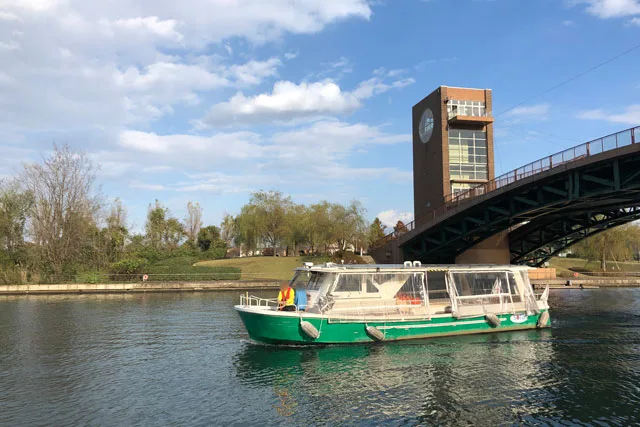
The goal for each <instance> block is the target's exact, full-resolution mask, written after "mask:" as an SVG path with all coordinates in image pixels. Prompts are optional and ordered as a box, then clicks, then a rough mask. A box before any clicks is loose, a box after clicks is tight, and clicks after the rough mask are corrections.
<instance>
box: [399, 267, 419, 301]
mask: <svg viewBox="0 0 640 427" xmlns="http://www.w3.org/2000/svg"><path fill="white" fill-rule="evenodd" d="M403 276H405V278H406V280H405V282H404V283H403V285H402V286H401V287H400V289H399V290H398V293H397V294H396V296H395V298H396V301H397V303H398V304H408V305H421V304H422V303H423V302H424V301H425V300H426V298H425V292H424V287H423V275H422V273H414V274H410V275H403Z"/></svg>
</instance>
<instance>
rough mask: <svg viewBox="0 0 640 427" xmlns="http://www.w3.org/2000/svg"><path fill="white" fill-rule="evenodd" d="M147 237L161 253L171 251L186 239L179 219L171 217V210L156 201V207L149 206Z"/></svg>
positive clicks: (146, 227)
mask: <svg viewBox="0 0 640 427" xmlns="http://www.w3.org/2000/svg"><path fill="white" fill-rule="evenodd" d="M145 232H146V234H145V236H146V239H147V242H148V243H149V245H151V247H153V248H155V249H156V250H160V251H167V250H169V251H171V250H174V249H176V248H178V246H179V245H180V242H181V241H182V239H183V238H184V237H185V231H184V227H183V226H182V224H181V223H180V221H178V219H177V218H174V217H172V216H171V212H169V209H168V208H166V207H164V206H162V204H161V203H160V202H159V201H158V200H156V201H155V205H153V206H152V205H149V212H148V213H147V222H146V224H145Z"/></svg>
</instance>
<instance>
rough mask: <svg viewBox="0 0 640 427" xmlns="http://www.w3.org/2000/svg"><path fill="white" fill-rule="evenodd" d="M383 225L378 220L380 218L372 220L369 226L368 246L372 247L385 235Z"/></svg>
mask: <svg viewBox="0 0 640 427" xmlns="http://www.w3.org/2000/svg"><path fill="white" fill-rule="evenodd" d="M385 228H386V227H385V226H384V225H383V224H382V221H380V218H377V217H376V219H374V220H373V222H372V223H371V225H370V226H369V236H368V237H369V247H373V246H374V245H375V244H376V243H377V242H379V241H380V240H381V239H383V238H384V236H385Z"/></svg>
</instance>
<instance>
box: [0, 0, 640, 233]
mask: <svg viewBox="0 0 640 427" xmlns="http://www.w3.org/2000/svg"><path fill="white" fill-rule="evenodd" d="M637 44H640V1H638V0H583V1H579V0H574V1H562V0H536V1H524V0H522V1H521V0H429V1H424V0H422V1H421V0H385V1H381V0H373V1H367V0H298V1H290V0H270V1H261V0H253V1H251V0H208V1H204V0H183V1H181V2H169V1H156V0H113V1H110V2H96V1H86V0H84V1H80V0H30V1H26V0H3V1H0V64H2V66H1V67H0V150H1V151H0V152H1V153H2V155H0V177H3V178H9V177H11V176H14V175H15V174H16V173H17V172H18V171H19V170H20V165H21V163H22V162H28V161H34V160H38V159H40V158H42V156H43V155H46V154H47V152H48V151H49V150H50V149H51V147H52V144H53V143H54V142H55V143H68V144H70V145H71V146H72V147H74V148H77V149H81V150H83V151H85V152H86V153H87V154H88V155H89V156H90V158H91V159H92V160H93V161H94V162H96V163H97V164H98V165H100V168H101V169H100V173H99V176H98V181H99V183H100V185H101V186H102V191H103V193H104V194H105V195H106V196H107V197H108V198H110V199H113V198H115V197H119V198H121V199H122V200H123V201H124V203H125V205H126V206H127V207H128V209H129V222H130V223H131V225H132V226H134V227H135V228H136V229H137V230H140V229H141V228H142V226H143V224H144V217H145V215H146V210H147V206H148V204H149V203H150V202H152V201H153V200H155V199H158V200H160V201H161V202H162V203H164V204H165V205H166V206H168V207H169V208H170V209H171V211H172V212H173V213H174V214H175V215H176V216H178V217H183V216H184V213H185V210H186V209H185V208H186V204H187V202H188V201H197V202H199V203H200V204H201V206H202V207H203V210H204V222H205V223H206V224H218V223H219V222H220V220H221V219H222V217H223V216H224V214H225V213H231V214H236V213H237V212H238V211H239V208H240V206H242V205H243V204H244V203H246V202H247V200H248V198H249V195H250V193H251V192H252V191H256V190H259V189H265V190H269V189H277V190H280V191H283V192H285V193H288V194H291V195H292V197H293V199H294V200H295V201H297V202H299V203H305V204H308V203H313V202H317V201H319V200H322V199H327V200H330V201H335V202H343V203H346V202H348V201H349V200H352V199H358V200H360V201H362V203H363V204H364V206H365V207H366V209H367V212H368V213H367V216H368V217H369V219H373V218H374V217H375V216H377V215H380V216H381V217H382V218H383V219H384V221H385V222H387V223H393V222H395V221H396V220H397V219H399V218H401V219H404V220H408V219H410V218H411V213H412V212H413V193H412V191H413V190H412V178H411V176H412V175H411V174H412V171H411V165H412V159H411V136H410V134H411V107H412V106H413V105H414V104H415V103H417V102H418V101H419V100H420V99H422V98H423V97H424V96H426V95H427V94H428V93H430V92H431V91H432V90H433V89H435V88H436V87H438V86H440V85H449V86H465V87H479V88H491V89H493V99H494V114H495V115H496V124H495V144H496V166H497V172H498V173H501V172H506V171H508V170H511V169H513V168H515V167H517V166H519V165H522V164H525V163H528V162H529V161H533V160H535V159H537V158H539V157H542V156H543V155H546V154H551V153H553V152H556V151H560V150H562V149H564V148H568V147H570V146H572V145H576V144H579V143H582V142H585V141H587V140H589V139H593V138H596V137H598V136H602V135H605V134H608V133H611V132H615V131H617V130H621V129H625V128H628V127H631V126H634V125H639V124H640V101H638V99H639V98H640V77H639V76H640V74H639V73H638V66H639V65H640V49H636V50H634V51H632V52H630V53H628V54H626V55H624V56H622V57H620V58H618V59H616V60H614V61H612V62H611V63H609V64H607V65H604V66H602V67H600V68H598V69H596V70H594V71H592V72H589V73H588V74H586V75H584V76H581V77H580V78H578V79H576V80H574V81H572V82H570V83H568V84H566V85H564V86H562V87H560V88H558V89H556V90H553V91H551V92H549V93H547V94H545V95H542V96H538V97H536V95H538V94H540V93H542V92H544V91H545V90H546V89H548V88H550V87H553V86H554V85H556V84H558V83H560V82H562V81H564V80H565V79H568V78H570V77H572V76H575V75H577V74H579V73H582V72H584V71H586V70H588V69H590V68H591V67H593V66H594V65H597V64H599V63H601V62H603V61H605V60H607V59H608V58H611V57H613V56H615V55H617V54H619V53H620V52H623V51H625V50H626V49H629V48H631V47H633V46H635V45H637ZM522 101H526V102H524V103H523V104H522V105H520V106H519V107H518V108H515V109H510V108H512V107H513V106H515V105H517V104H519V103H521V102H522ZM509 109H510V110H509ZM507 110H508V111H507Z"/></svg>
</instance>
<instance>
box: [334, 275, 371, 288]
mask: <svg viewBox="0 0 640 427" xmlns="http://www.w3.org/2000/svg"><path fill="white" fill-rule="evenodd" d="M363 279H364V277H363V275H362V274H341V275H340V276H339V277H338V284H337V285H336V288H335V289H334V291H335V292H361V291H362V282H363Z"/></svg>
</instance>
